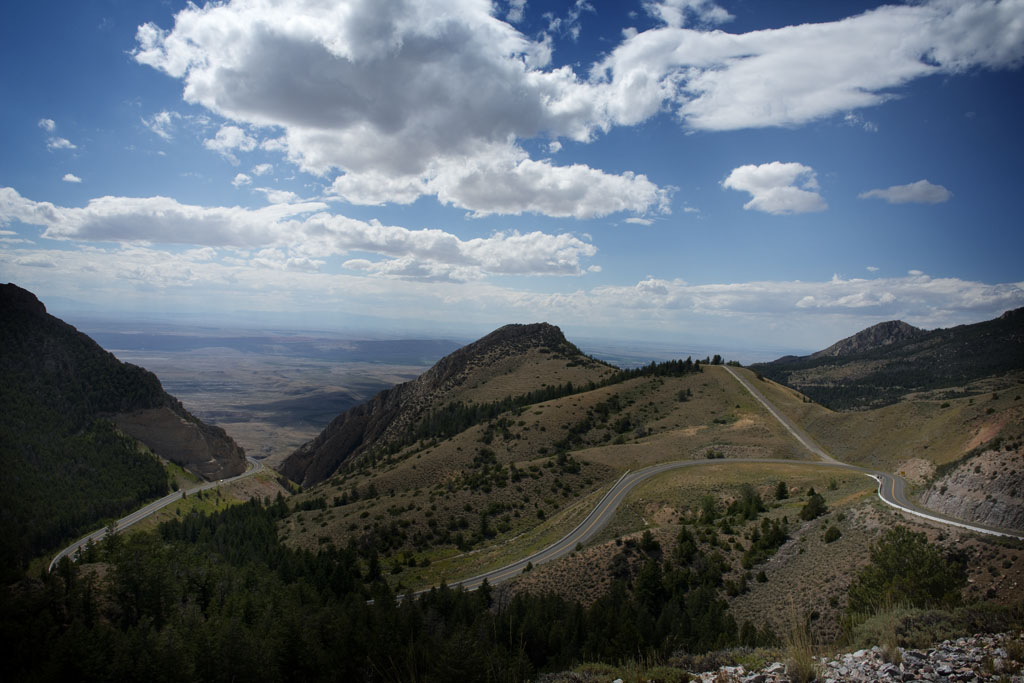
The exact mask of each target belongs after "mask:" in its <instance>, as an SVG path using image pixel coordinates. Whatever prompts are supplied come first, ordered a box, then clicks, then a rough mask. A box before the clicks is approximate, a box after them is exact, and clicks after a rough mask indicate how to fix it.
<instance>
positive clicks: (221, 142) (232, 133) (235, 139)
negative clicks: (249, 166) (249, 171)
mask: <svg viewBox="0 0 1024 683" xmlns="http://www.w3.org/2000/svg"><path fill="white" fill-rule="evenodd" d="M203 146H204V147H206V149H212V150H213V151H214V152H217V153H218V154H220V155H221V156H223V157H224V158H225V159H227V160H228V161H230V162H231V163H232V164H234V165H236V166H237V165H238V157H236V156H235V155H234V153H233V150H239V151H241V152H251V151H252V150H254V149H256V138H254V137H252V136H251V135H249V134H248V133H246V132H245V131H244V130H242V129H241V128H239V127H238V126H221V127H220V130H218V131H217V134H216V135H214V136H213V137H212V138H208V139H206V140H203Z"/></svg>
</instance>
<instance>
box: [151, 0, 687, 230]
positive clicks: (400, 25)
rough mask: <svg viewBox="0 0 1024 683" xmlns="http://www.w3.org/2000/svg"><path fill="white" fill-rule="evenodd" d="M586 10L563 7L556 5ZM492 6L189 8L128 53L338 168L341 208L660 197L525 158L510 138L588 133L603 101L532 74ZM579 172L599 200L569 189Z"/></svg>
mask: <svg viewBox="0 0 1024 683" xmlns="http://www.w3.org/2000/svg"><path fill="white" fill-rule="evenodd" d="M590 9H592V8H591V7H590V6H589V5H588V4H587V3H581V2H577V3H575V4H574V5H573V7H572V8H571V10H570V14H571V15H572V16H573V17H575V18H576V19H578V17H579V14H580V13H581V12H584V11H587V10H590ZM494 10H495V7H494V6H493V5H492V4H491V3H490V2H488V1H487V0H456V1H449V0H430V1H427V2H418V3H411V2H404V1H402V0H398V1H396V2H394V3H379V2H368V1H367V2H353V3H349V4H347V5H341V4H331V3H327V4H325V3H321V2H313V1H312V0H289V1H284V2H274V3H271V2H269V0H251V1H250V2H246V3H241V2H229V3H224V4H218V5H212V4H211V5H206V6H204V7H198V6H195V5H191V6H189V7H187V8H186V9H184V10H182V11H181V12H179V13H178V15H177V17H176V20H175V26H174V28H173V29H172V30H170V31H164V30H162V29H159V28H158V27H156V26H154V25H152V24H146V25H144V26H141V27H140V28H139V30H138V34H137V39H138V49H137V50H136V52H135V55H134V56H135V59H136V60H137V61H139V62H141V63H144V64H149V65H151V66H153V67H155V68H158V69H160V70H162V71H165V72H166V73H168V74H170V75H172V76H174V77H176V78H181V79H183V80H184V82H185V94H184V96H185V99H186V100H187V101H188V102H190V103H194V104H200V105H202V106H204V107H206V108H207V109H209V110H211V111H213V112H215V113H217V114H219V115H222V116H224V117H226V118H229V119H231V120H233V121H236V122H246V123H248V124H250V125H253V126H258V127H278V128H279V129H280V130H281V131H282V133H281V135H280V136H279V137H276V138H273V139H271V140H266V141H264V143H262V145H261V146H262V147H263V148H264V149H267V150H279V151H281V152H284V153H285V154H286V156H287V158H288V159H289V160H291V161H292V162H294V163H296V164H297V165H298V166H299V167H300V168H301V169H303V170H306V171H309V172H313V173H317V174H326V173H330V172H333V171H335V170H339V171H341V172H342V175H339V176H338V177H337V178H336V179H335V181H334V191H335V192H336V193H337V194H338V195H339V196H341V197H343V198H345V199H346V200H348V201H351V202H353V203H359V204H379V203H383V202H399V203H409V202H411V201H414V200H415V199H416V198H417V197H419V196H421V195H423V194H434V195H437V196H438V198H439V199H440V200H441V201H442V202H446V203H451V204H453V205H455V206H459V207H462V208H466V209H468V210H470V211H472V212H474V213H476V214H479V215H484V214H488V213H512V214H518V213H523V212H545V211H547V210H548V207H552V209H551V210H553V211H554V212H555V213H554V214H553V215H557V216H564V215H572V216H578V217H590V216H596V215H604V213H605V212H608V211H620V210H636V209H634V207H637V206H639V205H640V203H641V202H642V201H647V202H648V203H647V204H645V205H643V206H640V207H639V210H650V209H659V208H664V207H665V206H667V204H665V203H664V202H663V201H662V199H663V197H664V196H665V193H664V191H662V190H661V188H659V187H657V186H656V185H654V184H653V183H651V182H650V181H649V180H647V179H646V178H642V177H641V176H637V175H634V174H620V175H612V174H607V173H604V172H603V171H600V170H598V169H593V168H589V167H586V166H574V167H565V168H561V167H557V166H554V165H552V164H551V163H550V162H547V161H533V160H531V159H529V158H528V155H526V153H525V152H524V151H523V149H522V147H521V146H520V145H519V144H518V142H517V140H519V139H528V138H534V137H539V136H544V137H548V138H558V137H562V136H564V137H568V138H571V139H575V140H581V141H582V140H589V139H590V138H591V137H592V135H593V134H594V133H595V132H596V131H598V130H600V129H602V128H603V127H604V123H603V122H602V121H601V120H600V119H601V117H599V116H598V117H595V115H594V113H595V112H596V110H597V108H599V107H600V106H601V105H600V102H599V101H597V100H596V99H595V98H594V97H593V92H592V91H593V87H592V86H590V85H588V84H587V83H585V82H583V81H581V80H580V79H579V78H578V77H577V76H576V74H575V73H574V72H573V71H572V70H571V69H570V68H569V67H561V68H555V69H546V70H545V68H544V67H545V66H546V65H547V64H548V63H549V61H550V50H551V47H550V41H549V40H547V39H544V38H542V39H539V40H531V39H529V38H527V37H525V36H524V35H522V34H521V33H519V32H518V31H516V30H515V29H514V28H513V27H512V26H511V25H509V24H507V23H505V22H502V21H500V20H499V19H497V18H496V17H494V16H493V15H492V14H491V12H492V11H494ZM367 92H373V93H374V96H373V97H372V98H370V97H365V96H364V94H365V93H367ZM226 129H233V130H231V131H230V132H231V136H228V130H226ZM243 139H244V138H243V137H242V130H241V129H240V128H238V127H236V126H228V127H226V128H222V129H221V132H220V133H218V136H217V138H214V139H212V140H210V141H208V142H207V146H209V147H211V148H212V149H216V150H218V151H222V153H225V155H228V154H232V153H233V151H234V150H235V149H236V148H239V149H245V147H243V146H242V145H241V144H239V143H240V141H242V140H243ZM249 140H252V142H246V143H245V145H246V146H248V147H251V146H252V145H253V144H255V141H254V140H253V139H252V138H249ZM232 156H233V154H232ZM229 158H230V157H229ZM482 176H486V177H487V179H488V180H491V181H494V182H495V185H494V186H492V187H486V186H484V185H482V184H481V183H480V182H479V181H478V179H479V178H481V177H482ZM537 180H544V181H557V182H556V183H553V184H547V185H545V186H543V187H537V186H536V185H535V182H536V181H537ZM593 181H596V182H597V183H598V184H599V185H600V187H601V191H602V192H603V193H605V194H604V196H601V197H598V196H597V194H596V193H594V192H592V191H590V190H589V189H588V186H587V185H581V184H580V183H590V182H593ZM506 184H508V185H510V186H513V187H514V188H515V189H514V190H513V191H511V192H509V191H506V189H505V187H504V186H505V185H506ZM534 190H537V191H540V192H541V195H542V196H538V197H536V198H534V197H533V195H532V192H533V191H534ZM613 192H614V193H616V194H614V195H611V194H609V193H613ZM639 198H645V199H639ZM620 207H622V208H620Z"/></svg>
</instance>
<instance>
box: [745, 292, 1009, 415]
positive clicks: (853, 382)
mask: <svg viewBox="0 0 1024 683" xmlns="http://www.w3.org/2000/svg"><path fill="white" fill-rule="evenodd" d="M878 327H882V326H876V328H878ZM894 329H895V328H894ZM911 329H913V328H911ZM872 330H875V328H869V329H868V330H865V331H864V332H862V333H860V334H858V335H854V337H851V338H850V340H844V342H845V341H851V340H853V341H856V340H857V339H858V337H860V336H861V335H864V336H865V337H866V338H868V339H866V340H865V341H863V342H862V343H861V344H856V343H851V344H846V345H843V342H840V343H839V344H837V345H836V347H833V348H836V349H837V351H836V354H835V355H833V354H832V353H828V350H826V351H822V352H819V353H816V354H812V355H810V356H801V357H794V356H787V357H785V358H780V359H778V360H776V361H773V362H771V363H758V364H755V365H752V366H751V369H752V370H754V371H755V372H758V373H760V374H762V375H764V376H765V377H768V378H770V379H773V380H775V381H777V382H780V383H782V384H786V385H788V386H791V387H794V388H796V389H799V390H800V391H802V392H804V393H805V394H807V396H809V397H811V398H812V399H814V400H815V401H816V402H818V403H820V404H822V405H825V406H828V407H829V408H832V409H833V410H859V409H865V408H877V407H881V406H885V405H890V404H892V403H896V402H898V401H900V400H901V399H902V398H903V397H904V396H906V395H908V394H912V393H915V392H922V391H933V390H936V389H947V390H949V394H950V396H951V397H952V396H954V395H955V394H956V393H958V392H962V391H963V390H964V387H966V386H968V385H971V384H972V383H974V382H976V381H977V380H980V379H983V378H986V377H992V376H998V375H1004V374H1005V373H1008V372H1013V371H1020V370H1024V309H1016V310H1013V311H1007V312H1006V313H1004V314H1003V315H1002V316H1000V317H999V318H996V319H994V320H988V321H985V322H981V323H976V324H973V325H960V326H958V327H952V328H949V329H938V330H931V331H929V332H923V331H920V330H916V333H915V334H913V335H909V336H907V337H904V336H902V335H898V336H895V337H891V338H877V335H872V334H868V333H870V332H872ZM890 333H891V334H893V333H894V332H893V331H892V330H890Z"/></svg>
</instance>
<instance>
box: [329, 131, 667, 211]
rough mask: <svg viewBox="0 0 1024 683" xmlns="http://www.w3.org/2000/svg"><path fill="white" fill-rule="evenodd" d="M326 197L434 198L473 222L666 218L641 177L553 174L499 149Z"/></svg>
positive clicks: (349, 185) (354, 180) (345, 187)
mask: <svg viewBox="0 0 1024 683" xmlns="http://www.w3.org/2000/svg"><path fill="white" fill-rule="evenodd" d="M330 192H331V193H332V194H335V195H337V196H339V197H341V198H342V199H345V200H346V201H348V202H351V203H353V204H383V203H385V202H397V203H400V204H408V203H411V202H413V201H415V200H416V199H417V198H418V197H420V196H422V195H424V194H434V195H436V196H437V199H438V201H440V202H441V203H442V204H450V205H452V206H455V207H458V208H462V209H468V210H470V211H472V212H473V215H474V216H478V217H479V216H486V215H489V214H520V213H524V212H529V213H540V214H544V215H547V216H557V217H573V218H594V217H599V216H606V215H608V214H610V213H616V212H620V211H632V212H636V213H643V212H645V211H647V210H655V211H661V212H664V213H668V212H669V202H670V198H671V188H660V187H658V186H657V185H655V184H654V183H652V182H651V181H649V180H648V179H647V176H645V175H638V174H634V173H632V172H629V171H627V172H625V173H623V174H621V175H609V174H607V173H604V172H603V171H599V170H597V169H594V168H591V167H589V166H586V165H584V164H573V165H571V166H555V165H554V164H552V163H550V162H549V161H547V160H544V161H534V160H532V159H530V158H528V157H527V155H526V153H525V152H524V151H522V150H521V149H514V148H508V147H504V146H498V147H497V148H495V149H493V150H490V151H489V152H488V153H487V154H481V155H477V156H471V157H466V158H463V159H461V160H460V161H459V162H458V163H449V162H447V161H446V162H442V163H438V164H433V165H432V166H431V168H430V169H429V170H428V171H427V173H426V174H425V175H422V176H421V175H392V176H389V175H386V174H384V173H380V172H377V171H371V172H367V173H346V174H345V175H342V176H339V177H338V178H337V179H336V180H335V181H334V183H333V184H332V185H331V188H330Z"/></svg>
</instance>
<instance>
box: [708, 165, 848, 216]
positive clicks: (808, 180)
mask: <svg viewBox="0 0 1024 683" xmlns="http://www.w3.org/2000/svg"><path fill="white" fill-rule="evenodd" d="M722 186H723V187H727V188H730V189H733V190H740V191H742V192H749V193H750V195H751V199H750V201H749V202H747V203H746V204H744V205H743V208H744V209H747V210H751V209H753V210H755V211H764V212H765V213H770V214H775V215H787V214H795V213H808V212H812V211H824V210H825V209H827V208H828V204H827V203H825V200H824V199H823V198H822V196H821V195H820V194H818V192H817V190H818V189H819V187H818V179H817V175H816V174H815V172H814V169H813V168H811V167H810V166H804V165H803V164H798V163H796V162H790V163H783V162H781V161H773V162H771V163H767V164H761V165H760V166H755V165H753V164H747V165H745V166H740V167H739V168H734V169H733V170H732V172H731V173H730V174H729V177H727V178H726V179H725V180H724V181H722Z"/></svg>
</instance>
